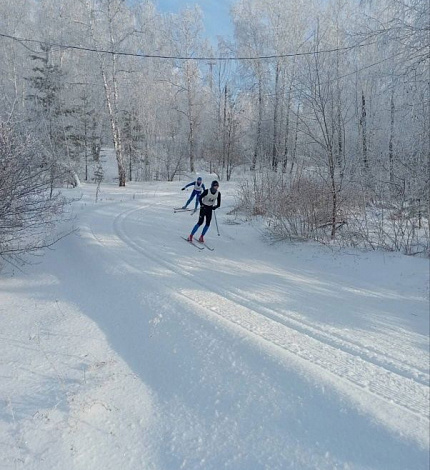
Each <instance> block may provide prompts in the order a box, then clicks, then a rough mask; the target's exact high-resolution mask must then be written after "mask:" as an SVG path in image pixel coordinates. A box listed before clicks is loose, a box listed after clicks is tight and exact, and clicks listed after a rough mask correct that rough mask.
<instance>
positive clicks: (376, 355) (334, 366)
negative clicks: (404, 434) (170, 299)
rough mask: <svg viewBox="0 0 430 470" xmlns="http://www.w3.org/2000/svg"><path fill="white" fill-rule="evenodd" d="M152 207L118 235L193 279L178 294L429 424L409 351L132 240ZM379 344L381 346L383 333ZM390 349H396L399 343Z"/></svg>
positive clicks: (419, 373)
mask: <svg viewBox="0 0 430 470" xmlns="http://www.w3.org/2000/svg"><path fill="white" fill-rule="evenodd" d="M148 206H149V205H145V206H139V207H137V208H136V207H135V208H132V209H126V210H125V211H123V212H121V213H120V214H117V215H116V216H115V217H114V220H113V222H112V225H113V230H114V234H115V235H116V236H117V237H118V238H119V240H120V241H122V242H123V243H125V244H126V245H127V246H129V247H130V248H131V249H133V250H134V251H136V252H138V253H139V254H141V255H143V256H144V257H146V258H148V259H150V260H152V261H153V262H154V263H156V264H158V265H162V266H163V267H164V268H166V269H168V270H169V271H171V272H173V273H175V274H177V275H179V276H182V277H184V278H185V277H187V278H188V279H189V280H190V289H189V290H187V291H185V290H183V291H181V292H179V293H177V292H176V291H174V294H175V295H179V296H181V297H183V298H184V299H186V300H187V301H189V302H191V303H192V304H194V305H196V306H198V307H199V308H198V309H196V310H199V309H204V310H205V311H206V312H207V313H208V314H210V315H213V314H216V315H217V316H219V317H222V318H223V319H224V320H226V321H228V322H230V323H233V324H235V325H237V326H239V327H240V328H241V329H243V330H245V331H247V332H249V333H251V334H252V335H255V336H257V337H258V338H259V339H263V340H264V341H267V342H268V343H270V344H271V345H274V346H276V347H279V348H281V349H282V350H284V351H286V352H288V353H291V354H293V355H294V356H296V357H299V358H300V359H302V360H305V361H307V363H310V364H312V365H314V366H317V367H319V368H321V369H322V371H323V372H324V373H330V374H333V375H334V376H336V377H337V378H338V379H341V380H342V381H347V382H348V383H350V384H353V385H354V387H358V388H359V389H360V390H362V392H366V393H369V394H371V395H373V396H375V397H377V398H379V399H382V400H384V401H385V402H387V403H389V404H390V405H393V404H394V405H395V406H396V407H398V408H400V409H402V410H404V411H406V412H407V413H408V414H409V415H410V418H411V419H410V420H409V421H410V426H409V427H413V422H414V420H415V421H417V423H416V424H417V427H419V426H418V422H420V423H421V425H424V426H428V423H429V419H428V412H429V389H428V386H427V384H428V373H427V371H425V370H423V369H421V368H419V367H415V366H414V365H413V364H411V363H408V362H406V361H405V360H404V358H405V357H408V355H407V352H406V351H403V352H402V351H399V350H397V351H396V352H397V354H388V353H387V352H386V351H381V350H379V349H377V347H376V345H373V346H372V347H370V348H369V347H367V346H364V345H362V344H361V343H360V342H359V341H354V340H351V338H349V337H348V336H344V335H343V332H342V334H341V333H340V332H339V331H335V329H333V328H330V327H329V328H327V329H326V328H322V327H320V326H319V327H317V326H315V324H311V323H310V322H308V321H305V320H304V319H302V318H300V319H297V317H298V314H297V313H294V312H290V311H285V310H281V311H276V310H273V309H271V308H268V307H265V306H264V305H262V303H261V301H258V300H254V299H253V300H250V299H248V298H246V297H245V296H244V295H242V294H239V293H237V292H233V291H231V290H226V289H225V288H224V287H222V286H220V285H219V284H217V283H216V282H213V280H211V282H210V284H209V283H205V282H203V281H201V279H200V278H197V277H196V276H195V275H194V274H192V273H190V272H188V271H186V270H184V269H183V268H179V267H178V266H177V265H176V264H175V263H172V262H170V261H168V260H166V259H164V258H161V257H160V256H158V255H154V254H153V252H150V251H149V250H148V249H146V248H144V247H143V246H142V245H140V244H138V243H136V242H135V241H134V240H132V239H131V237H129V236H128V235H127V233H126V230H125V226H124V224H125V222H126V221H127V220H129V218H130V216H131V215H132V214H133V213H135V212H138V211H142V210H143V209H146V208H148ZM89 228H90V231H91V235H92V236H93V237H94V238H95V239H96V240H97V241H98V243H100V244H101V245H104V246H105V243H104V242H103V239H101V238H99V237H98V236H97V235H96V234H95V233H94V231H93V230H92V229H91V227H89ZM110 243H112V241H110ZM122 261H123V262H125V261H124V260H122ZM196 284H197V285H199V286H200V287H202V288H203V289H204V291H205V295H204V299H205V300H203V298H202V296H201V295H199V294H198V293H197V292H196V290H195V285H196ZM169 290H172V289H170V288H169ZM215 306H216V307H215ZM293 316H296V319H295V318H292V317H293ZM378 343H379V344H381V341H380V337H379V336H378ZM382 344H384V343H383V342H382ZM387 344H388V341H387ZM384 346H385V344H384ZM395 346H396V347H398V346H399V345H398V344H396V345H395ZM389 349H390V351H394V347H390V348H389ZM403 354H404V355H403Z"/></svg>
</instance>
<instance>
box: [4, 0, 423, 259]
mask: <svg viewBox="0 0 430 470" xmlns="http://www.w3.org/2000/svg"><path fill="white" fill-rule="evenodd" d="M11 3H12V4H11ZM0 16H1V17H2V18H3V20H2V23H1V25H2V26H1V31H0V34H3V35H2V36H0V59H1V63H2V68H1V70H0V88H1V94H0V99H1V100H2V106H1V110H0V113H1V115H0V119H1V122H2V129H3V133H5V134H8V135H10V136H13V138H12V137H8V138H9V139H12V140H13V139H16V137H17V136H21V137H22V139H23V140H24V141H27V140H28V139H30V140H32V141H34V144H32V145H37V148H38V152H37V154H38V155H39V157H38V159H39V163H38V165H36V166H37V167H38V168H42V169H43V170H44V175H46V177H45V178H44V182H45V184H46V190H47V191H48V192H49V196H50V197H51V198H52V197H53V194H54V189H55V188H56V187H58V186H61V185H64V184H65V183H67V184H71V185H78V184H79V183H80V181H82V180H85V181H94V180H97V177H96V176H95V174H96V175H97V169H100V157H101V153H102V149H103V147H105V146H110V147H113V148H114V150H115V156H116V162H117V167H118V184H119V185H120V186H124V185H125V184H126V183H127V181H132V180H150V179H166V180H172V179H173V178H174V177H175V175H178V174H180V173H182V172H194V171H195V170H196V168H197V167H198V168H199V169H203V168H205V169H207V170H208V171H211V172H214V173H216V174H218V176H219V178H220V179H225V180H229V179H230V178H231V177H232V175H233V174H234V172H235V171H237V172H238V171H239V170H240V171H241V172H243V171H244V169H246V171H247V172H248V174H249V175H250V178H247V179H246V181H244V183H243V185H242V187H241V189H240V192H239V194H238V205H239V206H240V207H241V208H242V210H247V211H249V213H251V214H261V215H264V216H265V217H266V218H267V220H268V224H269V226H270V229H271V231H272V233H273V234H274V235H275V236H277V237H281V238H282V237H295V238H303V239H315V240H319V241H324V242H330V241H333V240H337V241H338V242H342V243H345V244H348V245H351V244H352V245H357V246H367V247H371V248H380V247H383V248H387V249H394V250H400V251H403V252H406V253H409V254H415V253H423V252H428V247H429V241H428V240H429V234H428V220H429V154H430V142H429V128H430V126H429V124H430V122H429V115H430V112H429V111H430V104H429V65H430V64H429V62H430V58H429V50H430V44H429V5H428V2H426V1H425V0H381V1H379V2H372V1H371V0H360V1H359V0H357V1H350V0H331V1H328V2H320V1H317V0H297V1H289V2H287V1H284V0H238V1H236V2H235V3H234V4H233V6H232V9H231V21H232V23H233V26H234V38H233V39H226V38H222V37H218V41H217V45H216V46H215V45H213V44H212V43H211V42H209V41H208V40H207V39H206V38H205V34H204V28H203V21H202V12H201V11H200V9H199V8H198V7H197V6H196V7H189V8H187V9H185V10H183V11H182V12H180V13H178V14H166V13H161V12H159V11H158V10H157V8H156V6H155V4H154V3H152V2H150V1H141V2H127V1H124V0H76V1H74V2H69V1H66V0H40V1H37V2H36V1H34V2H28V1H27V0H16V1H15V2H7V1H5V0H0ZM25 161H26V159H25V158H23V159H22V164H23V165H25ZM15 164H17V165H19V164H20V163H19V162H18V161H16V162H15ZM0 171H2V170H0ZM4 179H5V180H7V178H4ZM4 184H7V182H6V183H4ZM0 230H1V229H0ZM0 251H1V250H0Z"/></svg>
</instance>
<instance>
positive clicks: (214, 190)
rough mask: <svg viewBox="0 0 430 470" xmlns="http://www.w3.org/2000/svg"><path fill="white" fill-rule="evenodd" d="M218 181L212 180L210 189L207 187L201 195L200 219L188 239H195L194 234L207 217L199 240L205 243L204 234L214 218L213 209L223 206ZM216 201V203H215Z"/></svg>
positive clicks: (190, 240)
mask: <svg viewBox="0 0 430 470" xmlns="http://www.w3.org/2000/svg"><path fill="white" fill-rule="evenodd" d="M218 187H219V183H218V181H212V184H211V187H210V189H205V190H204V191H203V193H202V194H201V195H200V198H199V199H200V214H199V220H198V222H197V223H196V225H195V226H194V228H193V230H191V234H190V235H189V237H188V241H189V242H192V241H193V236H194V234H195V233H196V232H197V230H198V229H199V227H200V225H202V224H203V220H204V218H205V217H206V225H205V226H204V227H203V230H202V234H201V235H200V238H199V242H200V243H204V241H205V240H204V238H203V237H204V236H205V234H206V232H207V231H208V229H209V226H210V224H211V219H212V211H214V210H215V209H218V208H219V207H220V206H221V193H220V192H219V191H218ZM215 202H216V205H214V204H215Z"/></svg>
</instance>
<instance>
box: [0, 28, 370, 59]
mask: <svg viewBox="0 0 430 470" xmlns="http://www.w3.org/2000/svg"><path fill="white" fill-rule="evenodd" d="M0 36H1V37H4V38H8V39H12V40H14V41H18V42H20V43H24V42H30V43H36V44H41V45H44V46H50V47H59V48H61V49H76V50H79V51H87V52H97V53H99V54H112V55H119V56H128V57H141V58H145V59H170V60H198V61H208V60H214V61H235V60H237V61H241V60H266V59H282V58H286V57H298V56H307V55H316V54H330V53H333V52H341V51H348V50H351V49H355V48H358V47H366V46H370V45H372V44H375V43H376V41H374V42H370V43H364V44H354V45H352V46H346V47H337V48H335V49H325V50H318V51H309V52H294V53H288V54H274V55H262V56H250V57H185V56H174V55H161V54H138V53H134V52H116V51H107V50H104V49H94V48H89V47H82V46H72V45H69V44H58V43H54V42H53V43H51V42H47V41H40V40H37V39H26V38H18V37H16V36H10V35H9V34H3V33H0ZM23 45H24V44H23Z"/></svg>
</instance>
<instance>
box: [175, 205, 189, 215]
mask: <svg viewBox="0 0 430 470" xmlns="http://www.w3.org/2000/svg"><path fill="white" fill-rule="evenodd" d="M189 211H192V209H182V207H174V208H173V212H174V213H175V214H176V212H189Z"/></svg>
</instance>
